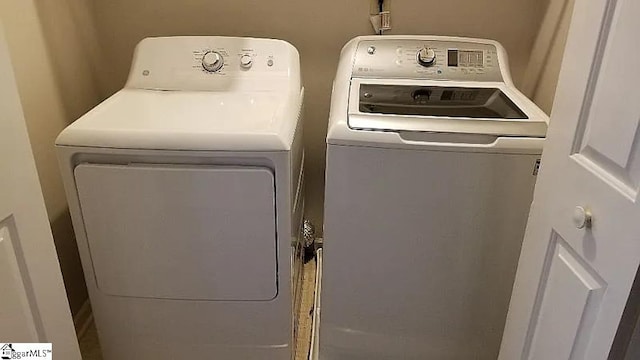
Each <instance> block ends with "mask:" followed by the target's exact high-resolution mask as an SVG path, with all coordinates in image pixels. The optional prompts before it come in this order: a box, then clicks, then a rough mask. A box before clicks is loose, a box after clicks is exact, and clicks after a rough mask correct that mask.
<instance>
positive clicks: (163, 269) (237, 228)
mask: <svg viewBox="0 0 640 360" xmlns="http://www.w3.org/2000/svg"><path fill="white" fill-rule="evenodd" d="M207 51H216V52H218V53H220V54H221V56H222V57H223V58H224V64H223V66H222V67H221V68H220V69H218V70H212V69H206V68H205V67H204V66H203V64H202V61H203V59H202V58H203V55H204V54H205V53H206V52H207ZM247 54H250V55H251V56H252V57H253V59H254V61H255V63H254V64H253V66H252V67H251V68H249V69H247V68H241V67H240V63H239V59H240V57H241V56H244V55H247ZM269 60H271V61H272V62H273V65H271V66H269V64H268V63H267V62H268V61H269ZM272 70H273V72H271V71H272ZM145 74H146V75H145ZM299 79H300V78H299V65H298V58H297V52H296V51H295V49H293V47H292V46H290V45H288V44H286V43H284V42H281V41H275V40H262V39H243V38H223V37H180V38H157V39H147V40H144V41H143V42H141V44H140V45H139V46H138V48H137V51H136V56H135V59H134V64H133V66H132V70H131V74H130V77H129V81H128V83H127V87H126V88H125V89H123V90H122V91H120V92H118V93H117V94H116V95H114V96H113V97H111V98H110V99H108V100H107V101H106V102H104V103H103V104H101V105H99V106H98V107H96V108H95V109H94V110H92V111H91V112H89V113H88V114H87V115H85V116H84V117H83V118H81V119H80V120H78V121H77V122H76V123H74V124H72V125H71V126H70V127H69V128H67V129H66V130H65V131H64V132H63V133H62V134H61V135H60V137H59V138H58V142H57V145H58V156H59V159H60V162H61V168H62V172H63V180H64V182H65V189H66V191H67V197H68V200H69V208H70V211H71V214H72V218H73V222H74V228H75V230H76V236H77V239H78V248H79V250H80V255H81V259H82V262H83V268H84V271H85V277H86V281H87V287H88V289H89V295H90V297H91V303H92V308H93V312H94V316H95V319H96V325H97V329H98V334H99V338H100V342H101V346H102V350H103V353H104V358H105V359H106V360H110V359H142V358H164V359H167V358H171V359H174V358H175V359H177V358H182V357H184V356H185V351H187V349H188V353H189V356H190V357H196V358H216V359H260V360H263V359H269V360H271V359H273V360H280V359H282V360H285V359H290V358H291V356H292V353H293V348H294V346H293V344H294V342H293V341H294V340H293V336H294V329H293V323H294V321H295V314H294V313H293V309H294V308H295V304H294V301H295V299H297V298H298V297H296V296H295V294H294V291H295V290H294V285H295V284H294V279H293V278H294V276H295V274H294V269H296V268H298V266H297V265H296V264H294V263H295V262H297V261H299V258H298V257H296V256H295V254H296V244H297V242H298V241H299V234H298V232H299V230H300V228H301V219H302V215H301V212H302V204H303V200H302V198H301V197H302V191H301V189H302V175H301V172H302V162H303V155H302V125H301V124H302V123H301V121H302V120H301V119H300V118H299V115H300V105H301V102H302V98H301V96H302V88H301V87H300V83H299Z"/></svg>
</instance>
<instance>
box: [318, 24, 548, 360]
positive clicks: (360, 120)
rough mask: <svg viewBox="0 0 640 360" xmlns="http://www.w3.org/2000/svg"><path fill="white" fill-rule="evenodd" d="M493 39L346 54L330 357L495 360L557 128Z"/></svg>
mask: <svg viewBox="0 0 640 360" xmlns="http://www.w3.org/2000/svg"><path fill="white" fill-rule="evenodd" d="M547 122H548V118H547V116H546V115H545V114H544V113H543V112H542V111H541V110H540V109H539V108H538V107H536V106H535V105H534V104H533V103H532V102H531V101H530V100H528V99H527V98H526V97H525V96H524V95H523V94H521V93H520V92H519V91H518V90H517V89H516V88H515V87H514V85H513V82H512V80H511V76H510V74H509V67H508V63H507V55H506V53H505V50H504V49H503V47H502V46H500V44H499V43H497V42H495V41H490V40H479V39H466V38H454V37H440V36H384V37H380V36H369V37H359V38H356V39H353V40H351V41H350V42H349V43H348V44H347V45H346V46H345V47H344V49H343V50H342V54H341V59H340V63H339V67H338V72H337V75H336V78H335V82H334V88H333V98H332V103H331V115H330V120H329V129H328V135H327V169H326V192H325V224H324V249H323V253H324V259H323V263H324V264H323V274H322V279H323V280H322V281H323V283H322V294H321V300H322V309H321V313H320V335H319V344H320V345H319V346H320V348H319V356H320V359H331V360H333V359H349V360H355V359H368V360H372V359H438V360H469V359H474V360H490V359H491V360H495V359H496V358H497V354H498V350H499V346H500V339H501V336H502V330H503V326H504V322H505V317H506V313H507V308H508V305H509V298H510V294H511V288H512V284H513V280H514V275H515V270H516V266H517V263H518V256H519V253H520V247H521V241H522V237H523V234H524V230H525V225H526V222H527V216H528V213H529V207H530V203H531V200H532V193H533V187H534V183H535V179H536V173H537V170H538V166H539V159H540V154H541V151H542V145H543V143H544V138H545V133H546V129H547Z"/></svg>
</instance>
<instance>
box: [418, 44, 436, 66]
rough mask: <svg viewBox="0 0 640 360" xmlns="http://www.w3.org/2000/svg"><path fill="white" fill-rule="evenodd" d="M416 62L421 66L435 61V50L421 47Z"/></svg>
mask: <svg viewBox="0 0 640 360" xmlns="http://www.w3.org/2000/svg"><path fill="white" fill-rule="evenodd" d="M417 58H418V64H420V65H422V66H431V65H433V64H435V63H436V52H435V51H433V49H429V48H426V47H425V48H422V49H420V51H418V55H417Z"/></svg>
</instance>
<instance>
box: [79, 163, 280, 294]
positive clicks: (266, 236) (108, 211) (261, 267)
mask: <svg viewBox="0 0 640 360" xmlns="http://www.w3.org/2000/svg"><path fill="white" fill-rule="evenodd" d="M75 178H76V186H77V190H78V196H79V198H80V203H81V204H82V216H83V221H84V225H85V231H86V234H87V239H88V243H89V250H90V253H91V261H92V266H93V269H94V273H95V277H96V281H97V284H98V288H99V289H100V290H101V291H102V292H104V293H105V294H108V295H115V296H129V297H144V298H158V299H182V300H271V299H273V298H274V297H275V296H276V295H277V283H276V272H277V264H276V235H275V232H276V231H275V221H276V218H275V198H274V178H273V174H272V173H271V171H270V170H268V169H266V168H257V167H256V168H250V167H246V168H233V167H211V166H172V165H143V164H132V165H128V166H125V165H98V164H81V165H78V166H77V167H76V168H75ZM150 279H161V280H153V281H152V280H150Z"/></svg>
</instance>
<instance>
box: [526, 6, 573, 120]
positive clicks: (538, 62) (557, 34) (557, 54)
mask: <svg viewBox="0 0 640 360" xmlns="http://www.w3.org/2000/svg"><path fill="white" fill-rule="evenodd" d="M573 4H574V0H551V1H550V4H549V7H548V9H547V12H546V14H545V16H544V18H543V21H542V25H541V27H540V30H539V32H538V35H537V38H536V41H535V43H534V46H533V53H532V56H531V57H530V59H529V65H528V67H527V72H526V74H525V76H524V79H523V83H522V90H523V91H524V92H525V94H526V95H527V96H529V97H530V98H531V99H532V100H533V101H534V102H535V103H536V104H537V105H538V106H540V108H542V110H544V111H545V112H546V113H547V114H551V109H552V107H553V100H554V97H555V94H556V85H557V83H558V75H559V74H560V67H561V64H562V58H563V56H564V47H565V43H566V41H567V35H568V33H569V25H570V23H571V15H572V14H573Z"/></svg>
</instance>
